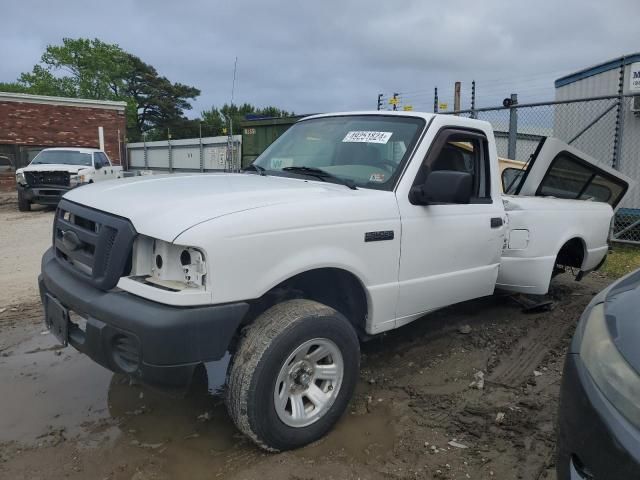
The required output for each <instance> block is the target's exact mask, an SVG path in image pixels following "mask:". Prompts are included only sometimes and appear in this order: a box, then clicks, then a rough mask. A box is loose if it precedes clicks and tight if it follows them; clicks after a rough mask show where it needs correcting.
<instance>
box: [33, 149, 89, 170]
mask: <svg viewBox="0 0 640 480" xmlns="http://www.w3.org/2000/svg"><path fill="white" fill-rule="evenodd" d="M47 163H57V164H64V165H84V166H87V167H90V166H91V154H90V153H82V152H75V151H73V150H43V151H42V152H40V153H39V154H38V155H36V158H34V159H33V162H31V165H44V164H47Z"/></svg>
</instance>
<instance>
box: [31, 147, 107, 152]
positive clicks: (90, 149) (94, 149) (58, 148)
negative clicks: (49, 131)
mask: <svg viewBox="0 0 640 480" xmlns="http://www.w3.org/2000/svg"><path fill="white" fill-rule="evenodd" d="M49 150H63V151H67V152H80V153H93V152H102V151H103V150H100V149H99V148H84V147H51V148H43V149H42V151H43V152H46V151H49Z"/></svg>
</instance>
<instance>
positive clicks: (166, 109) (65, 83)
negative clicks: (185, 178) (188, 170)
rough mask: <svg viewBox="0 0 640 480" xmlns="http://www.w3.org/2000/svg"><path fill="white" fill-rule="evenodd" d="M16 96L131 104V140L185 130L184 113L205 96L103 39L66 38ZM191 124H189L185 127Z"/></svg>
mask: <svg viewBox="0 0 640 480" xmlns="http://www.w3.org/2000/svg"><path fill="white" fill-rule="evenodd" d="M6 85H7V86H8V88H10V89H11V91H16V90H20V91H22V92H25V93H35V94H40V95H53V96H65V97H80V98H92V99H96V100H122V101H125V102H127V136H128V138H129V139H130V140H134V141H135V140H139V139H140V137H141V134H142V133H143V132H147V131H151V130H154V131H162V130H166V129H167V128H168V129H176V130H181V129H184V128H185V126H186V125H189V126H190V124H189V122H186V121H187V120H188V119H186V118H185V117H184V111H185V110H189V109H191V104H190V102H189V100H192V99H194V98H196V97H197V96H198V95H200V90H198V89H197V88H195V87H190V86H188V85H184V84H181V83H172V82H171V81H169V80H168V79H167V78H166V77H163V76H161V75H159V74H158V72H157V70H156V69H155V68H154V67H152V66H151V65H149V64H147V63H145V62H143V61H142V60H141V59H140V58H138V57H136V56H135V55H132V54H130V53H128V52H126V51H124V50H123V49H122V48H120V47H119V46H118V45H115V44H108V43H105V42H103V41H101V40H99V39H97V38H96V39H93V40H90V39H86V38H78V39H72V38H65V39H63V41H62V45H49V46H47V48H46V49H45V52H44V53H43V55H42V58H41V62H40V64H38V65H35V66H34V67H33V70H32V71H31V72H26V73H23V74H21V75H20V77H19V78H18V81H17V82H16V83H9V84H6ZM185 122H186V123H185Z"/></svg>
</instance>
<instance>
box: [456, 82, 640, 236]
mask: <svg viewBox="0 0 640 480" xmlns="http://www.w3.org/2000/svg"><path fill="white" fill-rule="evenodd" d="M454 114H456V115H460V116H466V117H471V118H477V119H479V120H485V121H487V122H489V123H491V125H492V126H493V129H494V132H495V139H496V147H497V150H498V156H500V157H503V158H509V159H513V160H520V161H523V162H527V161H528V160H529V159H530V158H531V156H532V154H533V153H534V152H535V150H536V147H537V146H538V143H539V142H540V140H541V139H542V138H543V137H549V136H553V137H556V138H558V139H560V140H562V141H564V142H566V143H568V144H570V145H572V146H574V147H576V148H577V149H579V150H581V151H583V152H585V153H586V154H588V155H590V156H592V157H593V158H595V159H596V160H597V161H598V162H600V163H602V164H603V165H607V166H609V167H613V168H615V169H616V170H619V171H621V172H622V173H624V174H625V175H627V176H629V177H631V178H632V179H634V180H635V181H637V182H638V181H640V95H637V96H632V95H614V96H601V97H593V98H583V99H578V100H568V101H555V102H542V103H530V104H517V103H515V104H512V105H511V106H501V107H495V108H481V109H475V110H463V111H460V112H454ZM611 239H612V240H613V241H620V242H627V243H635V244H640V186H638V187H636V188H633V189H632V190H631V191H630V192H629V193H628V194H627V196H626V197H625V200H624V201H623V203H622V204H621V206H620V208H619V209H618V211H617V212H616V217H615V220H614V222H613V225H612V233H611Z"/></svg>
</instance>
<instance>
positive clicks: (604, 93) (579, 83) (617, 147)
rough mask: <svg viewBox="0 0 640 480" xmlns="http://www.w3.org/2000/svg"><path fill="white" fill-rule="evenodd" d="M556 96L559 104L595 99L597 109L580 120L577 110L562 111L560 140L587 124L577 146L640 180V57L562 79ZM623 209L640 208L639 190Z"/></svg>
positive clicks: (557, 122) (558, 115) (583, 113)
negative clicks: (587, 129) (576, 128)
mask: <svg viewBox="0 0 640 480" xmlns="http://www.w3.org/2000/svg"><path fill="white" fill-rule="evenodd" d="M633 95H636V96H633ZM555 97H556V101H558V102H566V101H572V100H577V99H584V98H590V99H594V100H595V101H593V102H591V104H592V105H593V108H591V109H586V108H583V109H582V110H581V111H580V114H579V115H578V114H577V113H576V112H577V110H576V109H571V108H557V109H556V112H555V119H554V135H555V136H557V137H559V138H563V139H568V138H572V137H573V136H574V133H575V125H576V124H580V125H587V126H588V128H589V131H588V133H587V134H585V135H582V136H580V137H579V138H576V140H575V142H574V143H573V145H574V146H575V147H577V148H579V149H580V150H583V151H585V152H587V153H589V154H590V155H592V156H593V157H595V158H596V159H598V160H600V161H602V162H603V163H606V164H608V165H611V166H613V167H614V168H616V169H618V170H620V171H621V172H622V173H625V174H626V175H628V176H630V177H631V178H633V179H635V180H636V181H637V180H639V179H640V53H634V54H631V55H625V56H622V57H618V58H614V59H612V60H609V61H606V62H603V63H600V64H598V65H594V66H592V67H589V68H585V69H582V70H579V71H577V72H574V73H572V74H570V75H566V76H564V77H562V78H559V79H557V80H556V81H555ZM598 97H604V98H602V99H601V100H597V99H598ZM596 102H599V103H596ZM623 206H625V207H631V208H640V186H636V188H635V189H634V190H633V191H632V192H630V194H629V195H628V196H627V198H626V199H625V201H624V204H623Z"/></svg>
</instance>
